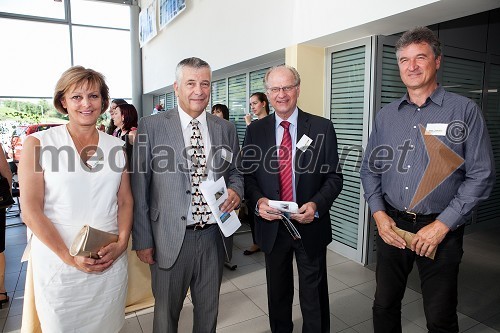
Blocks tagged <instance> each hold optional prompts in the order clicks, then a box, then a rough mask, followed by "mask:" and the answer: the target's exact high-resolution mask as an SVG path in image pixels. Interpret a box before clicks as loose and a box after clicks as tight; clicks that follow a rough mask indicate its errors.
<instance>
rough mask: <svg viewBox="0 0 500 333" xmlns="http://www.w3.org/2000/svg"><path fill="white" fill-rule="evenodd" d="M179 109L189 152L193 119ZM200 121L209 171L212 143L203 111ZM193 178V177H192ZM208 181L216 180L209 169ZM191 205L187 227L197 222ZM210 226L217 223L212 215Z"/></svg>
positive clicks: (189, 164) (205, 114) (189, 163)
mask: <svg viewBox="0 0 500 333" xmlns="http://www.w3.org/2000/svg"><path fill="white" fill-rule="evenodd" d="M177 108H178V109H179V117H180V120H181V128H182V135H183V136H184V144H185V145H186V148H187V149H188V150H189V149H190V148H191V135H192V126H191V124H190V122H191V120H193V118H192V117H191V116H190V115H188V114H187V113H186V112H185V111H184V110H182V109H181V107H180V106H177ZM195 119H196V120H198V122H199V125H198V127H199V128H200V132H201V136H202V138H203V147H204V149H205V155H206V161H207V169H208V164H209V161H210V156H209V154H210V151H211V148H212V146H211V142H210V134H209V132H208V123H207V113H206V112H205V111H203V112H202V113H201V114H200V115H199V116H198V117H196V118H195ZM191 164H192V163H191V159H189V158H188V166H189V168H190V169H191ZM190 177H191V175H190ZM207 179H211V180H213V179H214V175H213V172H212V171H211V170H210V169H208V176H207ZM191 205H192V204H191V203H190V204H189V209H188V213H187V225H192V224H195V221H194V219H193V214H192V211H191V209H192V208H191ZM207 223H208V224H211V223H216V222H215V219H214V217H213V215H210V218H209V220H208V222H207Z"/></svg>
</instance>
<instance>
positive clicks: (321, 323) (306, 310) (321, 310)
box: [266, 222, 330, 333]
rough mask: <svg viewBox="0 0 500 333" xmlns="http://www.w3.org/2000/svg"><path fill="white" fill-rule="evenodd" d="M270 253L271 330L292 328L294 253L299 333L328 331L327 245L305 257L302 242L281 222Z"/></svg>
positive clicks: (268, 257)
mask: <svg viewBox="0 0 500 333" xmlns="http://www.w3.org/2000/svg"><path fill="white" fill-rule="evenodd" d="M279 223H280V227H279V230H278V236H277V238H276V242H275V244H274V247H273V250H272V252H271V253H269V254H266V277H267V296H268V305H269V322H270V325H271V331H272V332H273V333H283V332H286V333H290V332H292V331H293V322H292V302H293V293H294V288H293V268H292V259H293V254H294V253H295V259H296V262H297V270H298V273H299V299H300V309H301V311H302V318H303V325H302V332H303V333H309V332H314V333H318V332H330V309H329V301H328V281H327V274H326V247H325V249H324V250H323V251H321V253H320V255H318V256H317V257H316V258H310V257H308V256H307V254H306V251H305V249H304V246H303V245H302V241H300V240H296V241H294V240H293V239H292V237H291V236H290V234H289V233H288V231H287V230H286V229H285V227H284V226H283V223H282V222H279Z"/></svg>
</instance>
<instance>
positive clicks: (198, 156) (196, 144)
mask: <svg viewBox="0 0 500 333" xmlns="http://www.w3.org/2000/svg"><path fill="white" fill-rule="evenodd" d="M190 124H191V126H192V134H191V149H192V152H193V154H192V155H191V162H192V165H191V211H192V214H193V220H194V221H195V224H197V225H199V226H201V227H203V226H204V225H205V224H206V223H207V222H208V219H209V218H210V214H211V210H210V207H209V206H208V205H207V202H206V201H205V198H204V197H203V194H201V191H200V183H201V182H202V181H203V180H205V179H206V178H207V171H206V166H207V158H206V155H205V148H204V147H203V137H202V136H201V131H200V127H199V126H198V125H199V121H198V120H196V119H193V120H191V122H190Z"/></svg>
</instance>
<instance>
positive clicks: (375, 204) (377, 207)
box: [368, 198, 386, 214]
mask: <svg viewBox="0 0 500 333" xmlns="http://www.w3.org/2000/svg"><path fill="white" fill-rule="evenodd" d="M368 206H370V210H371V213H372V214H373V213H375V212H378V211H381V210H382V211H385V209H386V208H385V202H384V199H382V198H372V199H371V200H370V201H368Z"/></svg>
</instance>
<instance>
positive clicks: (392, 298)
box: [373, 219, 464, 333]
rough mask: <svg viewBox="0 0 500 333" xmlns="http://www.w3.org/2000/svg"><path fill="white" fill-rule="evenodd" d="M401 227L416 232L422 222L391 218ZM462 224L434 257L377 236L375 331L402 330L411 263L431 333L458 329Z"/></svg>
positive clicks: (389, 332) (441, 245)
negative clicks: (403, 304)
mask: <svg viewBox="0 0 500 333" xmlns="http://www.w3.org/2000/svg"><path fill="white" fill-rule="evenodd" d="M394 221H395V222H396V224H397V226H398V227H399V228H401V229H404V230H407V231H411V232H413V233H416V232H417V231H418V230H420V229H421V228H422V227H424V226H425V225H427V224H429V223H430V222H425V223H420V222H417V223H413V222H408V221H405V220H401V219H394ZM463 235H464V227H463V226H462V227H460V228H458V229H457V230H455V231H453V232H449V233H448V234H447V235H446V237H445V239H444V240H443V241H442V242H441V244H439V246H438V249H437V252H436V256H435V259H434V260H432V259H429V258H427V257H421V256H418V255H416V254H415V252H412V251H411V250H409V249H404V250H400V249H398V248H396V247H393V246H391V245H388V244H386V243H385V242H384V241H383V240H382V239H381V238H380V237H377V269H376V279H377V289H376V292H375V301H374V303H373V327H374V332H375V333H400V332H401V301H402V299H403V296H404V292H405V289H406V282H407V279H408V275H409V274H410V272H411V270H412V268H413V263H414V262H416V263H417V268H418V272H419V275H420V281H421V288H422V297H423V302H424V313H425V318H426V320H427V329H428V331H429V332H430V333H438V332H450V333H451V332H453V333H456V332H458V331H459V330H458V318H457V304H458V291H457V280H458V268H459V264H460V261H461V259H462V254H463Z"/></svg>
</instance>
